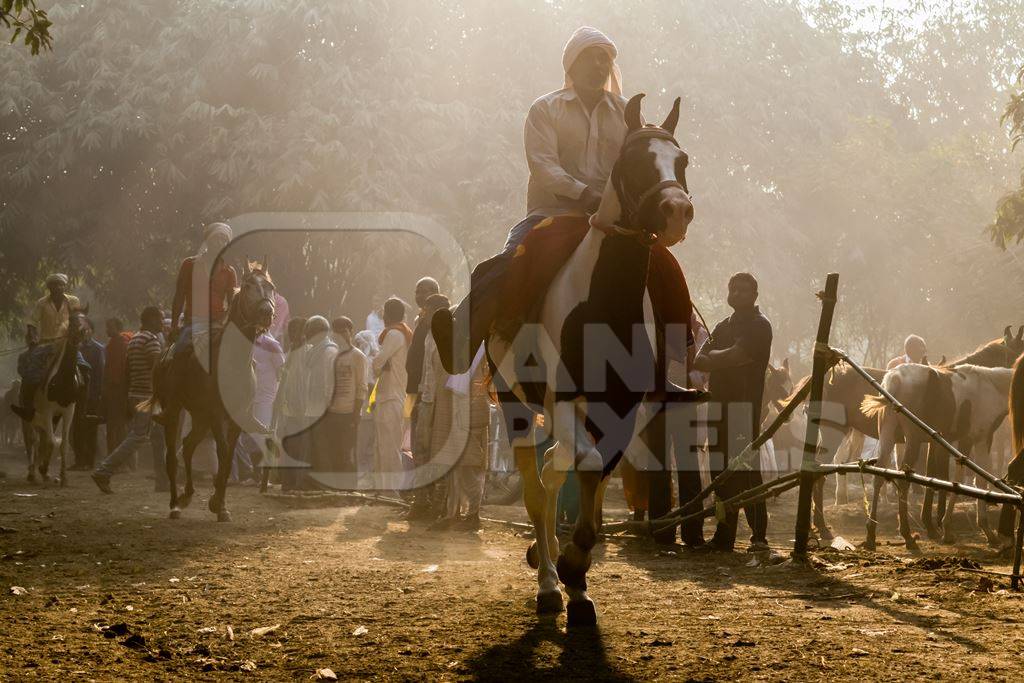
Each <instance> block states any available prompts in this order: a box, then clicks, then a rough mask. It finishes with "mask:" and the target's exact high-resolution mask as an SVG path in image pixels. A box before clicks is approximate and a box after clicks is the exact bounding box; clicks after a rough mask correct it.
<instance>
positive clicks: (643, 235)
mask: <svg viewBox="0 0 1024 683" xmlns="http://www.w3.org/2000/svg"><path fill="white" fill-rule="evenodd" d="M643 140H667V141H669V142H671V143H672V144H673V145H675V146H676V147H679V148H680V149H682V148H681V147H680V145H679V142H677V141H676V139H675V136H673V135H672V134H671V133H669V132H668V131H667V130H665V129H664V128H659V127H658V126H654V125H647V126H644V127H643V128H638V129H637V130H634V131H632V132H630V133H627V134H626V137H625V139H623V141H622V151H625V149H626V148H627V147H629V146H630V145H633V144H635V143H637V142H641V141H643ZM621 157H622V152H621V151H620V152H619V158H620V159H621ZM611 175H612V186H613V187H614V188H615V193H616V194H617V195H618V197H619V204H620V206H621V207H622V215H621V216H620V218H619V220H620V222H622V223H625V225H615V226H614V227H613V228H612V229H611V230H604V229H602V231H603V232H605V233H610V232H612V231H614V232H615V233H617V234H620V235H629V236H633V237H636V238H638V239H641V241H642V242H643V243H644V244H648V245H652V244H654V243H655V242H656V241H657V240H658V236H657V235H655V234H654V233H652V232H650V231H649V230H645V229H644V228H641V227H637V226H636V225H635V224H634V221H635V219H636V217H637V215H638V214H639V213H640V211H641V210H642V209H643V208H644V206H646V205H647V202H648V201H650V199H651V198H652V197H654V196H655V195H657V194H658V193H659V192H661V191H662V190H665V189H668V188H670V187H675V188H679V189H680V190H682V191H683V192H687V190H686V186H685V185H683V184H682V183H681V182H679V181H678V180H675V179H673V180H662V181H660V182H658V183H655V184H654V185H652V186H651V187H649V188H647V189H646V190H644V191H643V192H642V193H641V194H640V196H639V197H637V198H636V199H633V198H632V197H631V196H630V195H629V194H628V193H627V192H626V188H625V187H624V186H623V184H622V175H621V174H620V172H619V164H618V161H616V163H615V165H614V166H613V167H612V174H611Z"/></svg>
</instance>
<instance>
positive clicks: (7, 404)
mask: <svg viewBox="0 0 1024 683" xmlns="http://www.w3.org/2000/svg"><path fill="white" fill-rule="evenodd" d="M20 393H21V380H20V379H16V380H14V381H13V382H12V383H11V386H10V388H9V389H8V390H7V391H6V392H4V395H3V397H2V398H0V447H2V448H12V447H14V445H15V441H16V440H17V435H18V431H19V430H20V429H21V420H20V418H19V417H18V416H17V415H15V414H14V413H13V411H12V410H11V406H13V405H17V404H18V396H19V395H20Z"/></svg>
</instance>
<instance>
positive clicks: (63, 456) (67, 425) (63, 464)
mask: <svg viewBox="0 0 1024 683" xmlns="http://www.w3.org/2000/svg"><path fill="white" fill-rule="evenodd" d="M74 416H75V405H74V404H73V403H72V404H71V407H70V408H69V409H68V410H67V412H66V413H65V414H64V416H63V417H61V419H60V479H59V481H60V485H61V486H67V484H68V470H67V454H68V442H69V441H71V438H70V436H71V425H72V422H73V418H74Z"/></svg>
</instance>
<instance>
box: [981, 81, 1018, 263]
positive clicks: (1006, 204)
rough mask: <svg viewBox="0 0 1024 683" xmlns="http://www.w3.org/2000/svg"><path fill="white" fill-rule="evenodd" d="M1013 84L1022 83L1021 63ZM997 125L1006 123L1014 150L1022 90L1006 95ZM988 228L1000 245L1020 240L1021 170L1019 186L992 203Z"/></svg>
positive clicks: (1003, 245) (1004, 245) (1016, 140)
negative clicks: (993, 206)
mask: <svg viewBox="0 0 1024 683" xmlns="http://www.w3.org/2000/svg"><path fill="white" fill-rule="evenodd" d="M1017 85H1019V86H1024V66H1022V67H1021V68H1020V70H1019V71H1018V72H1017ZM999 125H1001V126H1008V127H1009V132H1010V148H1011V150H1016V149H1017V145H1018V144H1020V142H1021V141H1024V92H1019V93H1013V94H1011V95H1010V101H1009V102H1007V103H1006V110H1005V111H1004V112H1003V115H1002V116H1001V117H1000V119H999ZM989 231H990V232H991V234H992V238H993V239H994V240H995V241H996V244H998V245H999V246H1000V247H1001V248H1003V249H1005V248H1006V245H1007V243H1009V242H1010V241H1016V243H1017V244H1020V242H1021V240H1024V171H1021V177H1020V188H1019V189H1017V190H1014V191H1012V192H1010V193H1008V194H1006V195H1005V196H1003V198H1002V199H1000V200H999V203H998V204H997V205H996V216H995V219H994V220H993V221H992V225H991V226H990V227H989Z"/></svg>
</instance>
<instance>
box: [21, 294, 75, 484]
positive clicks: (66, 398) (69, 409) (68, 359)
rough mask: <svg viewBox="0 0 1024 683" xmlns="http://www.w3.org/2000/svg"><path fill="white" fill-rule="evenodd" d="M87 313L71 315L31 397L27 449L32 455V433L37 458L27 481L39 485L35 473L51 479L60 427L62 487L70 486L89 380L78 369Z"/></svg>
mask: <svg viewBox="0 0 1024 683" xmlns="http://www.w3.org/2000/svg"><path fill="white" fill-rule="evenodd" d="M85 316H86V312H85V311H72V312H71V314H70V316H69V317H68V331H67V334H66V335H65V336H64V337H62V338H61V339H60V340H59V341H58V342H56V343H55V349H54V350H55V352H54V353H53V354H52V356H51V357H50V361H49V365H48V366H47V369H46V373H45V375H44V376H43V377H44V379H43V381H42V382H41V383H40V384H39V386H38V387H37V388H36V390H35V393H34V394H33V396H32V405H33V407H34V408H35V413H34V414H33V416H32V420H31V421H30V422H29V423H28V429H27V430H25V432H26V434H25V436H26V441H25V443H26V449H29V451H30V453H31V450H32V449H31V447H30V445H29V438H30V437H29V432H31V433H32V435H33V436H34V437H35V438H36V440H37V446H36V448H35V458H34V461H33V463H32V464H31V465H30V466H29V471H28V480H29V481H30V482H35V481H36V472H38V473H39V476H40V477H41V478H42V480H43V481H44V482H45V481H47V480H48V479H49V475H48V472H49V469H50V459H51V458H52V456H53V449H54V447H55V446H56V445H57V435H56V434H55V430H56V429H57V426H58V425H60V477H59V481H60V485H61V486H67V451H68V446H69V443H70V440H71V439H70V436H71V421H72V420H73V419H74V417H75V404H76V403H77V402H78V401H79V400H80V399H82V394H83V393H84V391H85V388H86V382H87V378H86V377H85V376H84V375H83V373H82V370H81V368H80V367H79V365H78V347H79V345H80V344H81V343H82V340H83V339H84V334H83V330H84V328H85V324H84V323H85Z"/></svg>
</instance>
